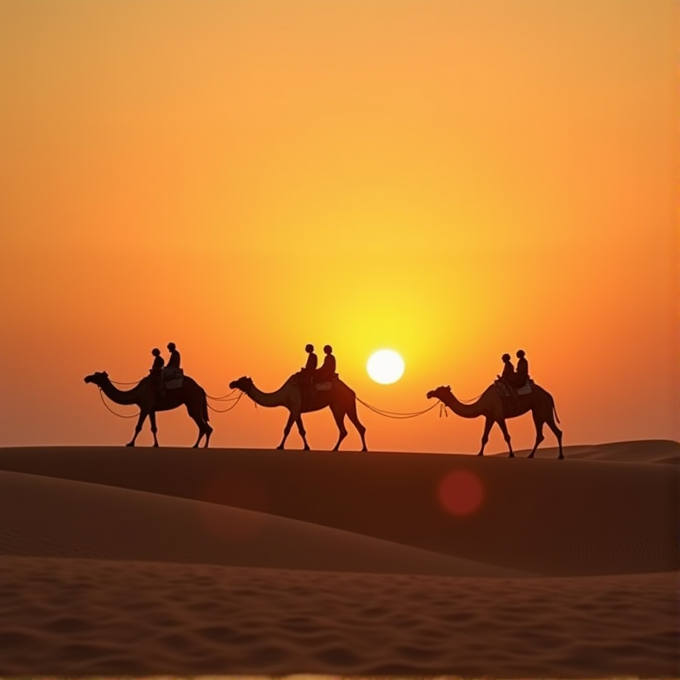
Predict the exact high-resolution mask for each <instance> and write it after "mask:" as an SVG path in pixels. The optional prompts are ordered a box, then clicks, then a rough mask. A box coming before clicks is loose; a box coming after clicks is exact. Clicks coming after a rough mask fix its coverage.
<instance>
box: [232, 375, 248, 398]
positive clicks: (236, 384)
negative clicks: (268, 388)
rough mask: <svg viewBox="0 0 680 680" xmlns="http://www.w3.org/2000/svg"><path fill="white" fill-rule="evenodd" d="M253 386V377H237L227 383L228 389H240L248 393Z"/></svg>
mask: <svg viewBox="0 0 680 680" xmlns="http://www.w3.org/2000/svg"><path fill="white" fill-rule="evenodd" d="M252 387H253V379H252V378H246V377H245V376H243V377H242V378H239V379H238V380H232V381H231V382H230V383H229V389H230V390H241V392H245V393H246V394H248V391H249V390H250V389H251V388H252Z"/></svg>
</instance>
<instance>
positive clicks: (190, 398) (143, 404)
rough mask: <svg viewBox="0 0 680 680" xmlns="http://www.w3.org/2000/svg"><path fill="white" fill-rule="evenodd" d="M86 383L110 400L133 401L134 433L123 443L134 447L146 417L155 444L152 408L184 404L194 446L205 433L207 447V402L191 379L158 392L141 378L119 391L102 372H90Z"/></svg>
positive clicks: (163, 409) (196, 446)
mask: <svg viewBox="0 0 680 680" xmlns="http://www.w3.org/2000/svg"><path fill="white" fill-rule="evenodd" d="M85 382H86V383H94V384H95V385H97V387H99V388H100V389H101V390H102V391H103V392H104V394H105V395H106V396H107V397H108V398H109V399H110V400H111V401H113V402H114V403H116V404H121V405H132V404H136V405H137V406H139V419H138V420H137V425H136V426H135V435H134V437H132V440H131V441H129V442H128V443H127V444H126V446H134V445H135V440H136V439H137V435H138V434H139V432H140V431H141V429H142V425H144V421H145V420H146V417H147V416H149V420H150V421H151V432H152V433H153V445H154V446H158V439H157V438H156V432H157V430H158V428H157V427H156V411H170V410H172V409H174V408H177V407H178V406H181V405H182V404H184V405H185V406H186V407H187V411H188V412H189V416H190V417H191V419H192V420H193V421H194V422H195V423H196V425H197V426H198V439H197V440H196V443H195V444H194V448H198V445H199V443H200V441H201V439H203V436H205V448H207V447H208V442H209V441H210V435H211V434H212V431H213V429H212V427H210V425H208V401H207V399H206V395H205V390H204V389H203V388H202V387H201V386H200V385H199V384H198V383H197V382H196V381H195V380H193V379H192V378H189V377H186V376H185V377H184V383H183V384H182V386H181V387H178V388H176V389H172V390H166V391H165V393H164V394H162V395H160V396H159V395H158V394H157V392H156V389H155V388H154V386H153V384H152V383H151V381H150V380H149V378H144V379H143V380H141V381H140V382H139V384H138V385H137V386H136V387H133V388H132V389H131V390H127V391H123V390H119V389H118V388H116V387H114V386H113V384H112V383H111V380H110V379H109V375H108V373H106V372H102V373H93V374H92V375H88V376H87V377H86V378H85Z"/></svg>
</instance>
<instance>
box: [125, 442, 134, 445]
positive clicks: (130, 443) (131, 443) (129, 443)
mask: <svg viewBox="0 0 680 680" xmlns="http://www.w3.org/2000/svg"><path fill="white" fill-rule="evenodd" d="M134 445H135V443H134V442H128V443H127V444H126V445H125V446H134Z"/></svg>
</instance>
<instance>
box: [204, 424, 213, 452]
mask: <svg viewBox="0 0 680 680" xmlns="http://www.w3.org/2000/svg"><path fill="white" fill-rule="evenodd" d="M203 429H204V431H205V444H204V446H203V448H204V449H207V448H208V444H209V443H210V435H211V434H212V433H213V428H212V425H209V424H208V423H203Z"/></svg>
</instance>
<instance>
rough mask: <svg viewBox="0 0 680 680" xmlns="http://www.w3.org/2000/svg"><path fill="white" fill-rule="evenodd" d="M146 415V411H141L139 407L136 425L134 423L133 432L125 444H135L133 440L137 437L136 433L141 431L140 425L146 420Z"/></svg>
mask: <svg viewBox="0 0 680 680" xmlns="http://www.w3.org/2000/svg"><path fill="white" fill-rule="evenodd" d="M146 416H147V412H146V411H142V410H141V409H140V411H139V418H137V425H135V434H134V436H133V437H132V439H131V440H130V441H129V442H128V443H127V444H126V445H125V446H134V445H135V440H136V439H137V435H138V434H139V433H140V432H141V431H142V425H144V421H145V420H146Z"/></svg>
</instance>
